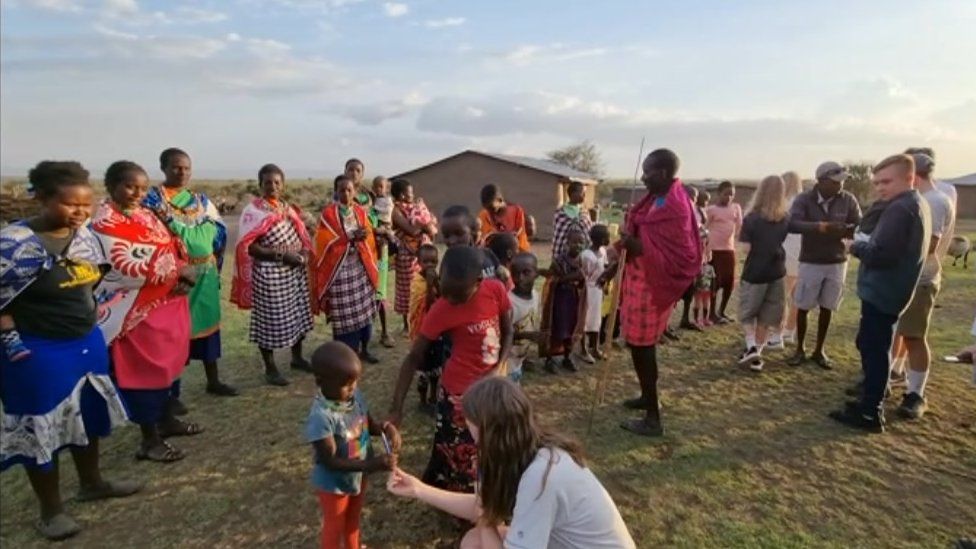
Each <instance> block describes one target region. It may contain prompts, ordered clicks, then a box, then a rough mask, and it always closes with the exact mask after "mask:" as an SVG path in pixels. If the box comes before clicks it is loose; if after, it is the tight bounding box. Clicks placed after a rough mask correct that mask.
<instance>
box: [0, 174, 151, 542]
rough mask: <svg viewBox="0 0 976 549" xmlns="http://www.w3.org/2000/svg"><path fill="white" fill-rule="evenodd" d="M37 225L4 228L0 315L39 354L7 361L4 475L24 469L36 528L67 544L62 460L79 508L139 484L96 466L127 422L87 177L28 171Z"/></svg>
mask: <svg viewBox="0 0 976 549" xmlns="http://www.w3.org/2000/svg"><path fill="white" fill-rule="evenodd" d="M30 182H31V185H32V187H33V189H34V193H35V198H36V199H37V200H38V201H39V202H40V203H41V205H42V207H43V210H42V212H41V214H40V215H39V216H37V217H32V218H30V219H27V220H25V221H21V222H17V223H13V224H10V225H7V226H6V227H4V228H3V229H2V230H0V314H2V315H4V316H5V317H6V319H7V321H8V322H11V323H13V324H15V325H16V327H17V329H18V330H20V332H21V337H22V340H23V342H24V344H25V345H26V347H27V348H28V349H30V351H31V353H30V355H29V356H27V357H25V358H22V359H21V360H19V361H18V362H16V363H11V362H8V360H7V358H6V356H0V402H2V403H3V422H2V432H0V470H5V469H7V468H8V467H10V466H12V465H15V464H21V465H24V467H25V469H26V470H27V476H28V477H29V478H30V481H31V482H30V484H31V487H32V488H33V489H34V493H35V494H36V495H37V499H38V501H39V503H40V505H41V518H40V520H39V521H38V523H37V529H38V530H39V531H40V533H41V535H43V536H44V537H46V538H48V539H52V540H58V539H65V538H68V537H71V536H73V535H75V534H77V533H78V532H79V531H81V527H80V526H79V525H78V523H77V522H75V521H74V519H72V518H71V517H70V516H68V514H66V513H65V511H64V507H63V506H62V504H61V495H60V492H59V487H58V461H57V459H56V457H57V454H58V453H59V452H60V451H61V450H63V449H65V448H69V447H70V448H71V454H72V457H74V460H75V466H76V467H77V469H78V477H79V483H80V485H81V488H80V491H79V494H78V500H79V501H85V500H92V499H101V498H106V497H117V496H126V495H129V494H132V493H134V492H136V491H138V490H139V488H140V486H139V485H138V484H135V483H122V482H108V481H105V480H103V479H102V477H101V473H100V471H99V467H98V439H99V438H100V437H104V436H108V434H109V433H110V432H111V429H112V427H113V426H117V425H120V424H122V423H124V422H125V420H126V414H125V407H124V406H123V404H122V400H121V399H120V398H119V395H118V392H117V391H116V389H115V385H114V384H113V383H112V380H111V379H110V378H109V371H108V352H107V350H106V348H105V338H104V337H103V336H102V331H101V330H100V329H99V328H98V325H97V316H98V315H97V311H96V305H95V299H94V295H93V293H92V289H93V287H94V286H95V285H96V284H97V283H98V281H99V280H100V279H101V277H102V270H101V269H102V267H104V263H105V258H104V256H103V255H102V253H101V248H100V247H99V245H98V241H97V240H96V239H95V237H94V236H93V235H92V233H91V231H89V230H88V229H87V228H86V227H85V223H86V221H87V220H88V216H89V215H90V213H91V206H92V189H91V186H89V184H88V171H86V170H85V169H84V168H82V167H81V164H78V163H77V162H52V161H45V162H41V163H40V164H38V165H37V166H36V167H35V168H34V169H32V170H31V171H30Z"/></svg>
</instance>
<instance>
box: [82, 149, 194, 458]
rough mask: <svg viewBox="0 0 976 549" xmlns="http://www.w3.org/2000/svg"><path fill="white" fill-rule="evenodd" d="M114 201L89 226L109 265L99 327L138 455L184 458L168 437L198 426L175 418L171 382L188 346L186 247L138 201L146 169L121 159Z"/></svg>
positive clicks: (113, 179) (112, 187) (114, 172)
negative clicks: (138, 440)
mask: <svg viewBox="0 0 976 549" xmlns="http://www.w3.org/2000/svg"><path fill="white" fill-rule="evenodd" d="M105 187H106V188H107V189H108V192H109V199H108V200H106V201H105V202H103V203H102V205H101V206H99V208H98V211H97V212H96V213H95V216H94V218H93V219H92V231H93V232H94V233H95V236H96V237H97V238H98V241H99V244H100V245H101V247H102V251H103V252H104V253H105V256H106V257H107V258H108V259H109V262H110V263H111V266H112V270H111V271H110V272H109V273H108V274H106V275H105V279H104V280H103V281H102V284H101V285H99V287H98V291H97V292H96V294H95V295H96V298H97V299H98V302H99V325H100V327H101V329H102V332H103V333H104V334H105V340H106V341H108V342H109V354H110V356H111V357H112V371H113V375H114V377H115V382H116V383H117V384H118V386H119V389H120V393H121V394H122V399H123V400H124V401H125V404H126V408H127V409H128V411H129V418H130V419H131V420H132V421H133V422H135V423H137V424H139V427H140V429H141V430H142V444H141V445H140V446H139V449H138V451H137V452H136V458H137V459H147V460H152V461H159V462H170V461H178V460H181V459H183V457H184V454H183V452H182V451H180V450H178V449H176V448H174V447H172V446H170V445H169V443H167V442H166V441H165V440H163V436H165V435H173V434H196V433H199V432H201V429H200V428H199V427H198V426H196V425H193V424H188V423H184V422H181V421H179V420H177V419H176V417H175V416H174V415H173V410H172V407H171V406H167V404H168V401H169V391H170V386H172V384H173V382H174V381H175V380H176V379H178V378H179V377H180V374H181V373H183V367H184V366H186V359H187V356H188V355H189V352H190V348H189V346H188V345H187V342H188V341H189V340H190V305H189V301H188V300H187V298H186V294H187V293H188V292H189V290H190V288H191V287H192V286H193V284H194V282H195V280H194V276H195V272H194V269H193V268H192V267H191V266H189V265H187V255H186V248H185V247H184V246H183V242H181V241H180V239H179V238H177V237H176V236H174V235H173V234H172V233H170V231H169V229H167V228H166V225H164V224H163V222H162V221H160V220H159V218H158V217H156V215H155V214H154V213H153V212H151V211H149V210H148V209H146V208H144V207H142V206H141V205H140V204H139V203H140V201H141V200H142V198H143V196H144V195H145V194H146V191H147V189H148V188H149V176H148V175H146V171H145V170H143V169H142V167H141V166H139V165H138V164H135V163H133V162H127V161H124V160H123V161H120V162H116V163H114V164H112V165H111V166H109V168H108V171H107V172H105Z"/></svg>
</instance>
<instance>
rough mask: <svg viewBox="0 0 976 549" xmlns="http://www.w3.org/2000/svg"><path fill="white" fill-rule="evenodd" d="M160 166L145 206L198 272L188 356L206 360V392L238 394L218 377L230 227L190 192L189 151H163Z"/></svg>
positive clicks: (176, 387) (175, 391)
mask: <svg viewBox="0 0 976 549" xmlns="http://www.w3.org/2000/svg"><path fill="white" fill-rule="evenodd" d="M159 167H160V169H162V170H163V173H164V174H165V175H166V181H164V182H163V185H162V186H160V187H152V188H151V189H149V192H148V193H147V194H146V198H145V199H143V205H144V206H146V207H147V208H149V209H151V210H153V211H157V212H161V215H163V216H164V219H166V222H167V225H169V228H170V229H171V230H172V231H173V232H175V233H176V234H177V236H179V237H180V239H181V240H182V241H183V243H184V244H185V245H186V249H187V251H188V252H189V254H190V264H191V265H194V266H195V268H196V270H197V278H196V285H195V286H193V289H192V290H190V320H191V321H192V323H191V331H190V337H191V339H190V359H191V360H200V361H203V367H204V371H205V372H206V375H207V392H208V393H210V394H212V395H218V396H236V395H237V389H234V388H233V387H231V386H230V385H227V384H226V383H222V382H221V381H220V375H219V372H218V370H217V359H219V358H220V268H221V266H222V265H223V258H224V248H225V247H226V246H227V228H226V227H225V226H224V222H223V220H222V219H221V218H220V213H219V212H218V211H217V208H216V206H214V204H213V203H212V202H211V201H210V199H209V198H207V196H206V195H205V194H202V193H194V192H191V191H190V190H189V189H188V188H187V185H188V184H189V183H190V175H191V171H192V165H191V162H190V155H188V154H186V153H185V152H183V151H182V150H180V149H166V150H165V151H163V152H162V154H160V155H159ZM179 396H180V381H179V380H176V382H175V383H174V384H173V398H174V399H176V402H174V403H173V405H174V406H175V407H176V409H177V411H178V413H182V412H184V411H185V407H184V406H183V404H182V403H180V402H179Z"/></svg>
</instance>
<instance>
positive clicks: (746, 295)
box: [739, 278, 786, 326]
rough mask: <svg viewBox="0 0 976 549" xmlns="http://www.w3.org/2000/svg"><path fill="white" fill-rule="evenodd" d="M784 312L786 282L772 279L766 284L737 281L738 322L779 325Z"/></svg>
mask: <svg viewBox="0 0 976 549" xmlns="http://www.w3.org/2000/svg"><path fill="white" fill-rule="evenodd" d="M785 312H786V282H785V280H784V279H782V278H781V279H779V280H774V281H772V282H769V283H766V284H753V283H751V282H746V281H745V280H743V281H742V282H740V283H739V322H740V323H742V324H751V323H752V322H753V321H755V322H756V323H757V324H758V325H760V326H779V325H780V323H781V322H783V315H784V313H785Z"/></svg>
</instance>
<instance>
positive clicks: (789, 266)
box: [767, 171, 803, 347]
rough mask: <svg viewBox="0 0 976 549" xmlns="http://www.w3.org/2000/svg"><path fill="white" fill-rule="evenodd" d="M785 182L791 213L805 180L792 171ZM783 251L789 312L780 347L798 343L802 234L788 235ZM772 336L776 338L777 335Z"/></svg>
mask: <svg viewBox="0 0 976 549" xmlns="http://www.w3.org/2000/svg"><path fill="white" fill-rule="evenodd" d="M783 182H784V183H786V209H787V211H789V210H790V208H792V207H793V199H794V198H796V195H798V194H800V193H802V192H803V180H802V179H800V174H798V173H796V172H792V171H790V172H786V173H784V174H783ZM783 250H784V251H786V302H787V303H788V304H789V310H787V311H786V316H784V317H783V329H782V331H781V333H782V338H781V340H780V345H782V344H783V343H794V342H795V341H796V335H795V334H796V303H794V302H793V290H794V289H795V288H796V280H797V271H799V269H800V233H789V234H788V235H786V240H784V241H783ZM772 335H773V336H774V337H775V334H772ZM775 343H776V341H774V340H773V339H772V338H770V345H771V346H773V347H776V345H775ZM767 347H768V346H767Z"/></svg>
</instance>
